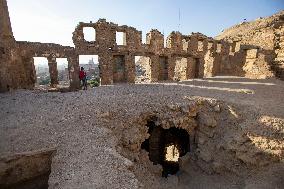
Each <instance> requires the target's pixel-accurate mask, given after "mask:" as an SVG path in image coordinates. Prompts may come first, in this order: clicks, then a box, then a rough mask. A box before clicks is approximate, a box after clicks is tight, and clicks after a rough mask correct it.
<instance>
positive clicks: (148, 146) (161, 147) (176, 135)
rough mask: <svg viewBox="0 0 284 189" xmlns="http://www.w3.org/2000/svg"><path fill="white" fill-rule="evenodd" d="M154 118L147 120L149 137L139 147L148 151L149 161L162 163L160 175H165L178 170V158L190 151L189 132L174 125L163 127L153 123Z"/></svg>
mask: <svg viewBox="0 0 284 189" xmlns="http://www.w3.org/2000/svg"><path fill="white" fill-rule="evenodd" d="M155 119H156V118H152V119H150V120H149V121H147V125H146V126H147V127H148V133H149V134H150V137H149V138H148V139H146V140H145V141H144V142H143V143H142V144H141V148H142V149H144V150H146V151H148V152H149V159H150V161H152V162H153V163H154V164H160V165H162V167H163V172H162V176H163V177H167V176H168V175H169V174H171V175H174V174H176V173H177V172H178V171H179V163H178V159H179V158H180V157H182V156H184V155H185V154H186V153H187V152H189V151H190V140H189V134H188V133H187V131H186V130H184V129H180V128H176V127H171V128H169V129H163V128H162V127H161V126H157V125H156V124H155Z"/></svg>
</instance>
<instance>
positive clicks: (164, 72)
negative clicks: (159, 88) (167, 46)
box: [158, 56, 168, 81]
mask: <svg viewBox="0 0 284 189" xmlns="http://www.w3.org/2000/svg"><path fill="white" fill-rule="evenodd" d="M158 80H159V81H165V80H168V57H165V56H160V57H159V77H158Z"/></svg>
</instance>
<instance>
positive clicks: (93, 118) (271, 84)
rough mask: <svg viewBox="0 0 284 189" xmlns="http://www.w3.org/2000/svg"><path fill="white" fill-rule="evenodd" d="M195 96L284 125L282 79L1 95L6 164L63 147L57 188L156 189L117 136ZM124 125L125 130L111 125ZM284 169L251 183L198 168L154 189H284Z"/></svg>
mask: <svg viewBox="0 0 284 189" xmlns="http://www.w3.org/2000/svg"><path fill="white" fill-rule="evenodd" d="M188 96H201V97H210V98H215V99H218V100H221V101H225V102H227V103H232V104H240V105H243V106H244V107H246V106H248V107H250V108H251V109H253V110H254V111H256V112H259V114H261V115H263V116H269V117H274V118H276V119H280V120H283V119H284V82H283V81H280V80H275V79H269V80H250V79H245V78H236V77H215V78H208V79H194V80H190V81H183V82H177V83H176V82H171V83H169V82H165V83H153V84H136V85H128V84H119V85H114V86H101V87H98V88H94V89H89V90H87V91H79V92H70V93H47V92H42V91H25V90H18V91H14V92H10V93H4V94H0V156H7V155H11V154H13V153H19V152H26V151H31V150H38V149H43V148H50V147H55V148H56V149H57V153H56V156H55V157H54V158H53V161H52V170H51V174H50V178H49V187H50V188H148V187H147V184H145V182H146V181H143V180H142V179H141V178H139V177H137V175H136V174H134V172H133V170H131V169H130V168H129V167H131V165H132V164H133V162H132V161H130V160H129V159H127V158H126V157H124V156H122V155H121V154H120V153H119V152H118V150H117V148H118V147H117V144H118V143H119V138H118V137H117V135H116V134H115V132H113V130H115V129H113V128H118V127H120V123H121V122H128V119H127V118H128V116H130V115H139V114H140V113H141V112H147V111H149V112H153V111H154V112H155V111H159V110H161V109H163V108H164V106H165V105H167V104H171V103H183V102H184V98H185V97H188ZM245 112H246V110H245V109H244V110H243V113H245ZM248 113H250V111H248ZM117 117H119V118H118V119H119V120H117V122H110V121H108V119H112V118H117ZM116 123H117V124H116ZM282 123H283V122H282ZM110 124H111V125H110ZM280 126H281V125H280ZM283 128H284V126H283V125H282V127H280V129H282V130H280V131H281V132H280V133H279V135H281V136H284V129H283ZM283 143H284V139H283V140H282V141H281V145H283ZM283 156H284V155H283V151H282V157H283ZM283 164H284V162H283V159H282V162H278V164H275V165H273V166H270V167H269V168H263V169H261V170H254V171H256V172H252V173H250V176H248V177H247V178H243V177H241V176H238V175H235V174H233V173H227V174H223V175H222V174H221V175H220V174H207V173H206V172H204V171H202V170H200V169H199V168H198V167H195V166H194V165H193V166H192V170H190V171H188V172H187V173H183V172H180V173H178V174H177V177H175V178H173V177H172V178H171V177H169V178H167V179H166V178H161V179H160V180H155V181H153V182H156V184H157V185H153V188H158V187H157V186H160V188H173V186H174V185H173V184H172V182H175V184H176V185H177V186H178V188H194V189H198V188H200V189H201V188H216V189H217V188H246V189H249V188H258V189H259V188H263V189H264V188H275V189H276V188H278V189H280V188H283V186H284V178H283V177H284V176H283V175H284V166H283ZM266 169H271V170H272V171H270V170H266ZM252 175H253V176H252ZM145 178H146V177H145Z"/></svg>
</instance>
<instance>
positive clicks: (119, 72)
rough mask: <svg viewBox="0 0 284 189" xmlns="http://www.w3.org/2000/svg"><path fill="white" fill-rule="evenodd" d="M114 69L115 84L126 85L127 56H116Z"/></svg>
mask: <svg viewBox="0 0 284 189" xmlns="http://www.w3.org/2000/svg"><path fill="white" fill-rule="evenodd" d="M112 68H113V83H125V82H126V81H127V80H126V73H125V56H124V55H114V56H113V66H112Z"/></svg>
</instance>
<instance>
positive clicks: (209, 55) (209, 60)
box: [204, 42, 216, 77]
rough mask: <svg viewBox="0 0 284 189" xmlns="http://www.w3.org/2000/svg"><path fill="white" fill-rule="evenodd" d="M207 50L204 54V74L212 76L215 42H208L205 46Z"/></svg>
mask: <svg viewBox="0 0 284 189" xmlns="http://www.w3.org/2000/svg"><path fill="white" fill-rule="evenodd" d="M207 47H208V48H207V51H206V52H205V55H204V76H205V77H213V76H214V74H215V73H214V62H215V50H216V48H215V43H214V42H209V43H208V46H207Z"/></svg>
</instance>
